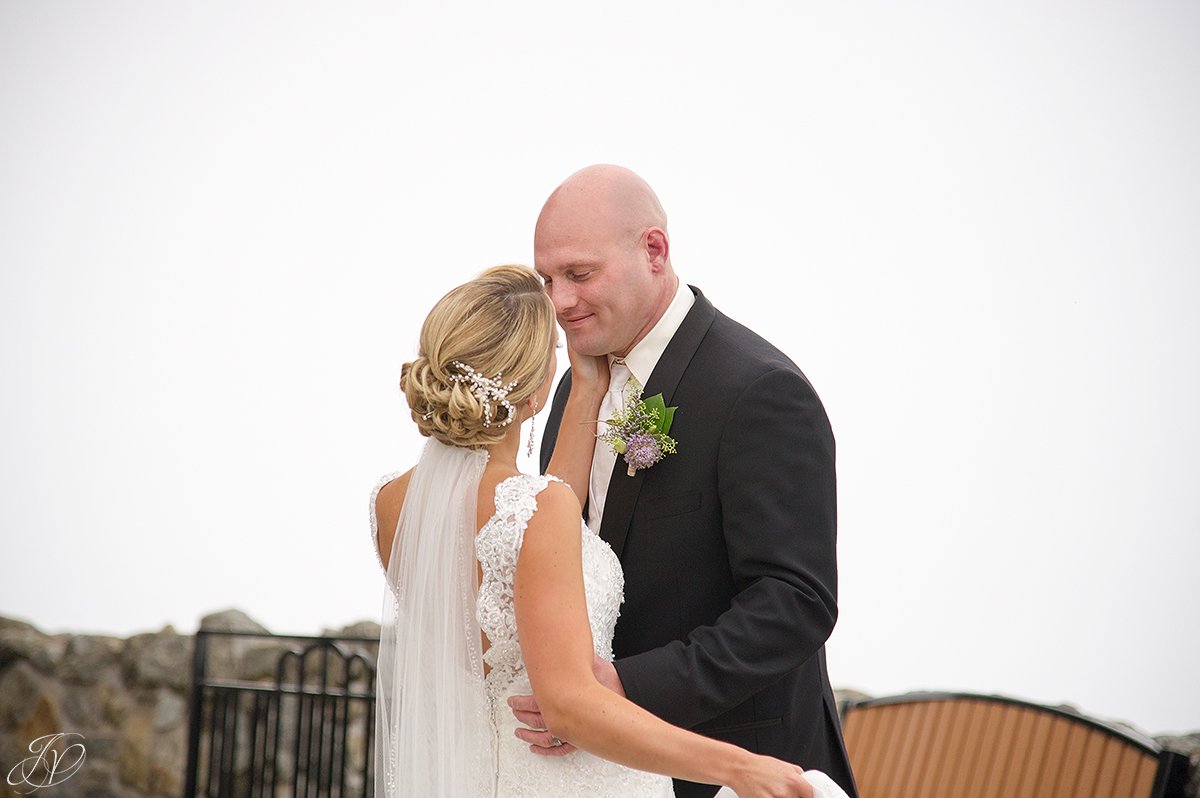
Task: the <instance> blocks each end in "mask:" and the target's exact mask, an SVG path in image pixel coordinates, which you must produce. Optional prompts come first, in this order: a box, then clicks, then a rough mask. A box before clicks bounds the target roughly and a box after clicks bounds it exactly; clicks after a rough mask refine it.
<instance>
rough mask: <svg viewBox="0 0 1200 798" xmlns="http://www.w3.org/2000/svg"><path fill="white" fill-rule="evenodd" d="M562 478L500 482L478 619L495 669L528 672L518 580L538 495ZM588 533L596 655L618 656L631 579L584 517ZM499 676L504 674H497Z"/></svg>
mask: <svg viewBox="0 0 1200 798" xmlns="http://www.w3.org/2000/svg"><path fill="white" fill-rule="evenodd" d="M552 481H553V482H561V480H559V479H558V477H553V476H532V475H529V474H519V475H517V476H514V477H509V478H508V479H506V480H504V481H503V482H501V483H500V484H499V485H497V486H496V513H495V515H493V516H492V517H491V518H490V519H489V520H488V522H487V523H486V524H484V526H483V528H482V529H481V530H479V535H478V536H477V537H476V538H475V552H476V555H477V556H478V558H479V563H480V565H481V566H482V567H483V581H482V582H480V585H479V602H478V608H477V610H476V617H477V618H478V619H479V627H480V628H481V629H483V632H484V634H486V635H487V638H488V640H489V641H490V642H491V648H489V649H488V651H487V653H486V654H484V656H483V661H484V662H485V663H487V665H488V666H489V667H490V668H491V669H492V672H493V673H498V674H509V675H511V674H514V673H516V672H517V671H522V670H524V664H523V662H522V660H521V644H520V641H519V640H518V639H517V620H516V615H515V611H514V607H513V578H514V576H515V575H516V569H517V556H518V554H519V552H520V550H521V543H522V541H523V540H524V536H525V527H526V525H527V524H528V523H529V519H530V518H532V517H533V514H534V512H535V511H536V510H537V495H538V494H539V493H541V492H542V491H543V490H545V489H546V486H547V485H548V484H549V483H550V482H552ZM580 527H581V529H582V534H583V584H584V592H585V594H586V597H587V608H588V620H589V621H590V622H591V627H592V641H593V645H594V646H595V648H596V654H597V656H599V657H602V658H603V659H607V660H612V638H613V630H614V629H616V626H617V617H618V616H619V615H620V613H621V602H622V601H623V600H624V596H623V594H622V591H623V590H624V587H625V578H624V575H623V574H622V573H621V563H620V562H619V561H618V560H617V557H616V555H615V554H614V553H613V551H612V549H611V548H609V546H608V544H607V543H605V542H604V541H603V540H601V539H600V538H599V537H597V536H596V535H595V534H593V533H592V532H591V530H589V529H588V528H587V527H586V526H584V525H583V522H582V520H581V521H580ZM497 678H498V677H497Z"/></svg>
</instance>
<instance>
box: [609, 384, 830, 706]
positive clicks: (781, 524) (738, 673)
mask: <svg viewBox="0 0 1200 798" xmlns="http://www.w3.org/2000/svg"><path fill="white" fill-rule="evenodd" d="M718 451H719V454H718V462H717V488H718V498H719V500H720V504H721V515H722V525H723V526H722V533H723V535H724V537H725V543H726V547H727V549H728V552H729V566H730V570H731V574H732V576H733V581H734V589H735V591H736V593H735V595H734V598H733V601H732V604H731V606H730V608H729V609H728V610H727V611H726V612H724V613H723V614H721V615H720V617H718V618H717V620H716V621H715V622H714V623H713V624H712V625H711V626H703V627H700V628H697V629H695V630H693V631H692V632H691V633H690V634H689V635H688V637H687V638H686V639H685V640H682V641H676V642H673V643H670V644H668V645H666V646H663V647H661V648H657V649H653V650H651V651H647V652H644V653H642V654H637V655H634V656H631V657H626V658H624V659H621V660H619V661H618V662H617V663H616V666H617V672H618V674H619V675H620V677H621V681H622V684H623V685H624V687H625V691H626V694H627V695H628V696H629V697H630V699H632V700H633V701H635V702H636V703H638V704H640V705H641V706H643V707H645V708H646V709H648V710H649V711H651V712H653V713H654V714H656V715H658V716H660V717H662V718H664V719H665V720H667V721H670V722H671V723H675V724H677V725H679V726H683V727H685V728H690V727H694V726H696V725H698V724H701V723H704V722H705V721H707V720H710V719H712V718H714V717H716V716H718V715H720V714H722V713H724V712H726V711H728V710H730V709H732V708H733V707H736V706H738V705H739V704H741V703H743V702H744V701H746V700H747V699H748V698H750V697H751V696H752V695H754V694H755V693H757V692H759V691H760V690H762V689H764V688H766V687H768V686H770V685H771V684H773V683H774V682H776V681H777V680H778V679H779V678H780V677H781V676H783V675H785V674H786V673H788V672H789V671H791V670H793V669H795V668H796V667H798V666H799V665H801V664H802V663H804V662H805V661H806V660H808V659H809V658H810V657H812V656H813V655H814V654H815V653H817V651H819V650H820V649H821V647H822V646H823V645H824V644H825V641H826V639H828V637H829V635H830V633H831V632H832V631H833V626H834V623H835V621H836V620H837V557H836V543H837V488H836V475H835V469H834V440H833V433H832V430H831V429H830V426H829V420H828V417H827V416H826V414H825V409H824V407H823V406H822V405H821V401H820V399H819V398H818V397H817V395H816V393H815V392H814V391H813V389H812V387H811V386H810V385H809V383H808V381H807V380H806V379H805V378H804V376H803V375H802V374H800V373H799V372H797V371H791V370H787V369H777V370H775V371H771V372H768V373H766V374H764V375H763V376H761V377H760V378H758V379H757V380H756V381H754V382H753V383H752V384H751V385H750V386H749V387H748V388H746V389H745V391H743V393H742V395H741V396H740V397H739V398H738V400H737V401H736V402H735V403H734V406H733V410H732V413H731V415H730V417H729V419H728V420H727V422H726V424H725V428H724V430H723V431H722V434H721V442H720V446H719V450H718Z"/></svg>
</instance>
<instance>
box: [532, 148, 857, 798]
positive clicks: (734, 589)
mask: <svg viewBox="0 0 1200 798" xmlns="http://www.w3.org/2000/svg"><path fill="white" fill-rule="evenodd" d="M666 228H667V220H666V216H665V214H664V213H663V210H662V207H661V206H660V205H659V202H658V199H657V197H656V196H655V195H654V192H653V191H652V190H651V188H650V187H649V186H648V185H647V184H646V183H645V182H644V181H643V180H642V179H641V178H640V177H638V176H637V175H635V174H634V173H633V172H630V171H629V170H627V169H624V168H621V167H617V166H591V167H587V168H585V169H583V170H581V171H579V172H577V173H575V174H574V175H572V176H571V177H569V178H567V180H566V181H565V182H564V183H563V184H562V185H561V186H559V187H558V188H557V189H556V190H555V191H554V193H553V194H552V195H551V196H550V198H549V199H548V200H547V201H546V204H545V206H544V207H543V209H542V212H541V215H540V216H539V218H538V221H537V227H536V230H535V233H534V263H535V266H536V268H537V271H538V272H539V273H540V274H541V275H542V278H543V279H544V280H545V283H546V292H547V293H548V294H549V295H550V298H551V300H552V301H553V302H554V307H555V310H556V311H557V315H558V321H559V323H560V324H561V326H562V328H563V330H564V331H565V332H566V335H567V339H568V341H569V342H570V344H571V346H572V347H573V348H574V349H576V350H577V351H578V352H580V353H582V354H585V355H593V356H602V355H607V356H608V357H609V360H610V363H611V366H610V371H611V372H612V374H613V383H612V384H611V385H610V398H609V399H606V400H605V404H604V405H603V406H602V408H601V418H608V417H609V414H610V413H611V411H612V408H613V403H614V402H619V401H620V400H619V399H618V398H615V397H619V395H620V391H621V390H622V388H623V387H624V385H625V382H626V380H628V379H629V378H630V377H631V376H632V377H633V378H634V379H636V380H637V381H638V382H640V383H641V384H643V385H644V386H645V390H644V392H643V393H644V395H645V396H653V395H654V394H657V393H659V392H661V393H662V394H663V397H664V398H665V400H666V403H667V405H668V406H677V407H678V410H677V411H676V412H675V417H674V422H673V425H672V427H671V430H670V434H671V437H673V438H674V439H675V440H676V441H677V442H678V453H676V454H670V455H667V456H666V457H665V458H664V459H662V460H661V461H659V462H658V463H656V464H655V465H653V466H651V467H650V468H647V469H644V470H640V471H637V472H636V473H635V475H634V476H629V475H628V473H627V466H626V463H625V462H624V461H623V460H620V459H618V458H617V457H616V455H615V454H613V453H612V452H611V450H610V449H609V447H608V446H607V445H605V444H603V443H598V444H597V447H596V454H595V456H594V459H593V464H592V478H591V484H590V486H589V493H588V496H589V499H588V507H587V508H586V513H587V517H588V523H589V526H591V527H592V528H593V529H598V530H599V533H600V536H601V537H602V538H604V539H605V540H606V541H608V543H609V544H610V545H611V546H612V548H613V550H614V551H615V552H616V553H617V555H618V556H619V557H620V558H621V563H622V565H623V567H624V571H625V603H624V605H623V606H622V608H621V618H620V621H619V623H618V624H617V629H616V636H615V639H614V641H613V648H614V652H615V655H616V657H617V660H616V663H615V667H614V666H613V665H609V664H607V663H600V662H598V664H597V668H598V670H597V675H598V676H599V678H600V680H601V681H602V682H603V683H605V684H606V685H608V686H609V687H611V688H612V689H614V690H616V691H617V692H620V693H623V694H625V695H626V696H627V697H628V698H629V699H631V700H632V701H634V702H635V703H637V704H639V705H641V706H642V707H644V708H645V709H647V710H649V711H650V712H653V713H654V714H656V715H658V716H660V717H662V718H664V719H665V720H667V721H669V722H671V723H674V724H676V725H679V726H682V727H685V728H688V729H692V730H694V731H697V732H700V733H702V734H706V735H708V736H710V737H715V738H717V739H720V740H725V741H727V742H730V743H733V744H735V745H739V746H742V747H744V748H747V749H750V750H752V751H755V752H758V753H762V754H769V755H772V756H776V757H779V758H781V759H785V760H789V761H791V762H795V763H796V764H798V765H800V766H801V767H803V768H815V769H817V770H822V771H824V772H825V773H827V774H828V775H829V776H830V777H832V778H833V779H834V780H835V781H837V782H838V783H839V784H840V785H841V786H842V788H843V789H845V790H846V791H847V792H848V793H849V794H850V795H852V796H853V795H855V789H854V782H853V778H852V776H851V774H850V766H849V763H848V761H847V759H846V752H845V747H844V746H843V744H842V737H841V730H840V724H839V722H838V717H837V709H836V705H835V704H834V697H833V691H832V689H831V687H830V684H829V676H828V673H827V672H826V667H825V650H824V644H825V640H826V639H827V638H828V637H829V634H830V632H832V631H833V626H834V622H835V621H836V619H837V599H836V596H837V562H836V552H835V548H836V527H837V521H836V514H837V499H836V487H835V476H834V441H833V434H832V432H831V430H830V427H829V421H828V419H827V417H826V415H825V410H824V408H823V407H822V406H821V401H820V399H818V398H817V395H816V393H815V392H814V391H813V389H812V386H811V385H809V383H808V380H807V379H806V378H805V377H804V375H803V374H802V373H801V372H800V370H799V369H798V368H796V366H795V364H794V363H792V362H791V360H789V359H788V358H787V356H786V355H784V354H783V353H782V352H780V351H779V350H778V349H776V348H775V347H774V346H772V345H771V344H769V343H767V342H766V341H765V340H763V339H762V338H760V337H759V336H758V335H756V334H754V333H753V332H751V331H750V330H748V329H746V328H745V327H743V326H742V325H740V324H738V323H737V322H735V321H733V320H731V319H729V318H728V317H726V316H725V315H723V314H722V313H720V312H719V311H717V310H716V309H715V308H714V307H713V306H712V304H710V303H709V301H708V299H706V298H705V296H704V294H702V293H701V292H700V291H699V290H698V289H695V288H690V287H689V286H687V285H684V284H683V283H682V282H681V281H680V280H679V279H678V278H677V277H676V276H675V273H674V270H673V268H672V266H671V258H670V243H669V239H668V236H667V229H666ZM752 241H753V239H752V238H750V239H748V240H747V243H751V242H752ZM747 265H753V266H755V267H756V268H757V264H747ZM760 276H761V270H760ZM570 389H571V374H570V372H568V373H567V374H566V376H564V378H563V380H562V382H561V383H560V385H559V387H558V391H557V393H556V395H555V398H554V404H553V407H552V409H551V413H550V418H549V421H548V427H547V429H546V435H545V437H544V439H543V441H542V453H541V460H542V468H543V470H544V469H545V467H546V463H547V462H548V461H549V459H550V453H551V451H552V450H553V448H554V443H555V440H556V438H557V434H558V424H559V422H560V420H561V418H562V412H563V406H564V404H565V402H566V398H567V395H568V394H569V393H570ZM528 701H529V702H532V699H528ZM534 708H535V705H533V704H532V703H529V704H524V705H520V706H518V707H517V712H516V714H517V717H518V718H520V719H521V720H522V721H523V722H525V723H526V724H527V725H530V726H532V727H533V728H538V727H539V726H540V723H539V722H538V721H539V720H540V716H538V715H537V714H536V712H531V711H528V710H531V709H534ZM541 728H544V726H543V727H541ZM520 734H521V735H522V736H523V737H524V739H526V740H527V741H528V742H531V743H533V744H534V745H535V746H539V747H543V748H541V749H539V750H545V751H546V752H547V753H555V752H557V751H556V750H555V749H553V748H549V746H551V745H552V741H551V738H550V737H549V735H548V733H539V732H536V731H533V730H532V729H530V730H523V731H521V732H520ZM716 791H717V788H716V787H713V786H709V785H699V784H692V783H690V782H681V781H676V783H675V794H676V795H677V796H678V797H679V798H708V796H711V795H713V794H714V793H715V792H716Z"/></svg>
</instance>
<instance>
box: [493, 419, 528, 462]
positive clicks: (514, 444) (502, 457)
mask: <svg viewBox="0 0 1200 798" xmlns="http://www.w3.org/2000/svg"><path fill="white" fill-rule="evenodd" d="M520 450H521V424H520V423H516V424H509V425H508V432H507V433H505V435H504V437H503V438H502V439H501V440H499V441H497V442H496V443H493V444H492V445H491V446H489V447H487V451H488V462H489V463H496V464H499V465H508V466H512V468H513V470H514V471H519V470H520V469H519V468H517V452H519V451H520Z"/></svg>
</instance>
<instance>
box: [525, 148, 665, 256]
mask: <svg viewBox="0 0 1200 798" xmlns="http://www.w3.org/2000/svg"><path fill="white" fill-rule="evenodd" d="M564 227H565V228H568V229H581V228H583V227H587V228H590V229H592V230H594V231H596V232H603V233H604V234H605V235H608V236H611V237H612V238H614V239H616V240H621V241H622V242H623V243H626V244H635V243H636V242H637V239H639V238H640V237H641V235H642V234H643V233H644V232H645V231H646V230H647V229H649V228H651V227H657V228H659V229H661V230H663V231H664V232H665V231H666V229H667V215H666V213H664V212H663V208H662V205H661V204H660V203H659V201H658V197H657V196H656V195H655V193H654V189H652V188H650V185H649V184H648V183H647V182H646V181H645V180H643V179H642V178H641V177H639V176H638V175H637V174H636V173H634V172H632V171H630V170H629V169H626V168H625V167H623V166H614V165H612V164H596V165H594V166H585V167H584V168H583V169H580V170H579V171H578V172H576V173H575V174H573V175H571V176H570V177H568V178H567V179H566V180H564V181H563V182H562V185H560V186H559V187H558V188H556V189H555V190H554V192H553V193H552V194H551V195H550V198H549V199H547V200H546V204H545V205H543V206H542V212H541V214H540V215H539V216H538V221H537V227H536V228H535V229H534V241H535V246H536V241H537V238H538V236H539V234H541V233H543V232H545V233H551V232H558V231H561V228H564Z"/></svg>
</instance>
